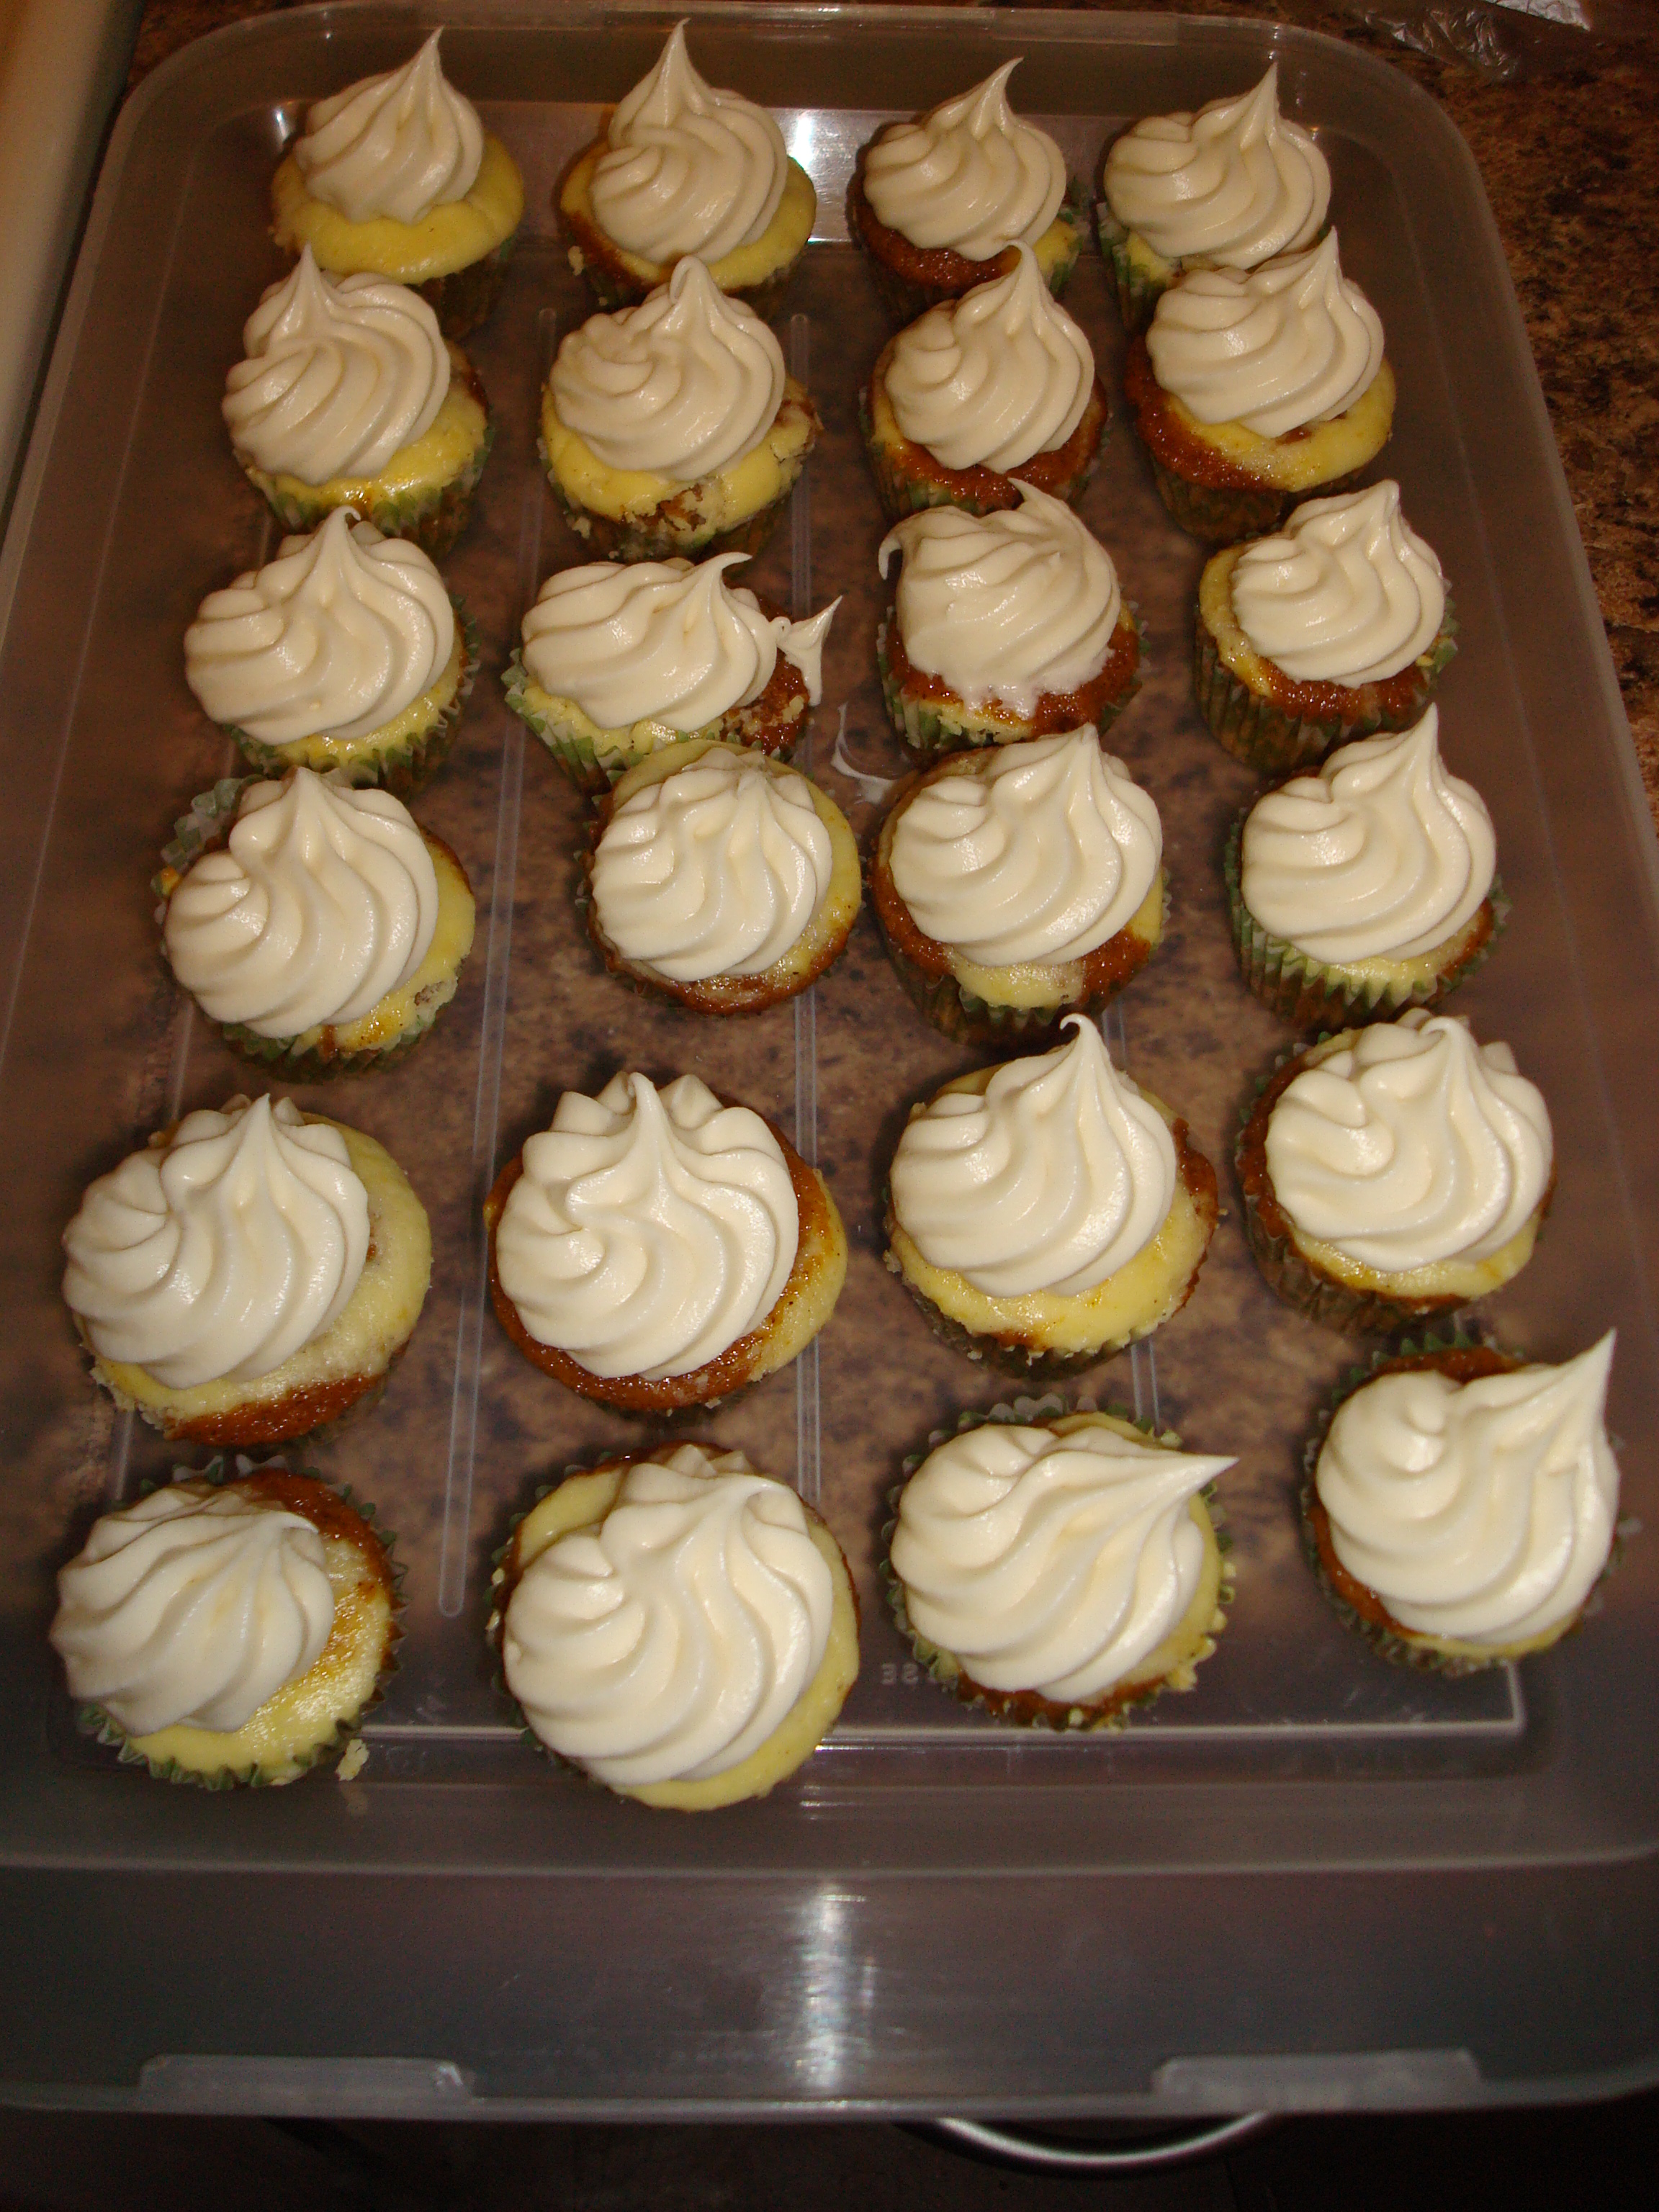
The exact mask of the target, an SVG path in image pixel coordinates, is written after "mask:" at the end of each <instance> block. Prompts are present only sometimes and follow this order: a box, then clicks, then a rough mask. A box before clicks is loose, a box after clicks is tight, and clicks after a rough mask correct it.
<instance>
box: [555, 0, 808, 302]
mask: <svg viewBox="0 0 1659 2212" xmlns="http://www.w3.org/2000/svg"><path fill="white" fill-rule="evenodd" d="M817 205H818V197H817V193H816V192H815V191H813V189H812V180H811V178H810V177H809V176H808V175H807V174H806V172H805V170H804V169H803V168H802V167H800V166H799V163H798V162H795V161H791V160H790V159H789V156H788V155H787V153H786V152H785V150H784V143H783V136H782V133H781V131H779V129H778V126H777V125H776V124H775V122H774V121H773V119H772V118H771V117H770V116H769V114H768V113H767V112H766V110H765V109H764V108H763V107H757V106H756V105H755V103H754V101H753V100H745V99H744V97H743V95H742V94H741V93H737V92H720V91H716V90H715V88H714V86H713V85H710V84H705V83H704V82H703V80H702V77H701V76H698V74H697V71H696V68H695V67H694V66H693V64H692V61H691V57H690V53H689V52H687V51H686V44H685V26H684V23H677V24H676V25H675V26H674V28H673V30H672V31H671V33H669V38H668V43H667V45H666V46H665V47H664V48H663V50H662V52H661V53H660V54H659V56H658V58H657V60H656V62H655V64H654V65H653V68H652V69H651V70H650V72H649V73H648V75H647V76H644V77H642V78H641V81H640V82H639V83H638V84H636V85H635V87H634V89H633V90H632V91H631V92H630V93H629V94H628V95H627V96H626V98H624V99H623V100H621V101H619V102H618V103H617V106H615V107H614V108H613V109H612V110H611V115H610V118H609V119H608V121H607V122H606V124H605V130H604V132H603V134H602V135H601V136H600V137H599V138H598V139H596V140H595V141H594V143H593V144H592V145H591V146H589V147H587V148H586V149H585V150H584V151H583V152H581V153H580V154H579V155H577V156H576V158H575V160H574V161H573V162H572V163H571V165H570V167H568V169H567V170H566V171H565V173H564V175H563V176H562V179H560V182H559V190H558V210H559V228H560V229H561V230H562V231H563V233H564V234H565V236H566V237H567V238H568V240H569V241H570V265H571V267H572V268H573V269H574V270H575V271H576V273H577V275H578V276H581V277H583V278H584V279H585V280H586V284H587V289H588V290H589V291H590V292H591V293H592V295H593V300H594V303H595V305H596V306H598V307H627V306H628V305H629V304H630V302H632V301H635V300H642V299H643V298H644V297H645V295H646V294H647V292H653V291H654V290H655V289H656V288H657V287H658V285H659V284H664V283H667V281H668V276H669V272H670V271H671V269H672V268H673V266H674V264H676V263H677V262H678V261H679V260H680V259H682V258H683V257H684V255H686V254H688V253H694V254H696V257H697V258H698V259H699V260H700V261H702V262H706V263H707V264H708V273H709V275H710V276H712V277H713V278H714V282H715V283H716V284H718V285H719V287H720V290H721V291H722V292H729V293H732V294H733V295H736V296H737V297H738V298H740V299H744V300H747V301H748V302H749V304H750V307H753V309H754V310H755V313H757V314H758V315H763V316H765V315H770V314H773V313H775V312H776V308H777V303H778V301H779V300H780V299H781V297H782V295H783V289H784V286H785V284H786V283H787V281H788V277H789V272H790V271H791V270H793V267H794V265H795V264H796V262H797V261H799V258H800V257H801V254H802V252H803V251H804V249H805V245H806V241H807V240H808V239H809V238H810V237H811V234H812V220H813V217H814V216H816V215H817Z"/></svg>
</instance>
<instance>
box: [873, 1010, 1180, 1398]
mask: <svg viewBox="0 0 1659 2212" xmlns="http://www.w3.org/2000/svg"><path fill="white" fill-rule="evenodd" d="M1065 1027H1066V1028H1067V1029H1068V1030H1071V1031H1072V1035H1071V1036H1070V1037H1068V1038H1067V1040H1066V1042H1065V1043H1064V1044H1062V1045H1061V1046H1060V1047H1059V1048H1058V1049H1057V1050H1055V1051H1054V1052H1049V1053H1044V1054H1041V1055H1039V1056H1037V1057H1034V1058H1030V1059H1026V1060H1006V1061H1005V1062H1004V1063H1003V1065H1002V1066H1000V1067H981V1068H978V1069H975V1071H974V1073H972V1074H969V1075H963V1076H958V1077H957V1079H956V1080H955V1081H954V1082H951V1083H947V1084H946V1085H945V1088H944V1089H943V1090H942V1091H939V1093H938V1094H937V1095H936V1096H935V1097H933V1098H930V1099H929V1100H928V1101H927V1103H926V1104H925V1105H922V1106H916V1107H913V1108H912V1109H911V1111H910V1118H909V1121H908V1123H907V1125H906V1127H905V1130H904V1133H903V1135H902V1137H901V1138H900V1139H899V1143H898V1150H897V1152H896V1153H895V1154H894V1157H893V1165H892V1170H891V1174H890V1179H889V1180H890V1193H891V1195H890V1200H889V1204H888V1209H887V1235H888V1243H889V1249H888V1254H887V1264H888V1266H889V1267H890V1269H891V1270H892V1271H893V1273H895V1274H896V1275H898V1276H899V1277H900V1279H902V1282H903V1283H904V1285H905V1287H906V1289H907V1290H908V1291H910V1293H911V1295H912V1296H913V1297H915V1299H916V1301H917V1303H918V1304H920V1305H921V1309H922V1310H923V1312H924V1313H926V1314H927V1316H928V1318H929V1319H930V1321H931V1322H933V1326H934V1328H935V1330H936V1332H937V1333H938V1334H939V1335H941V1336H942V1337H943V1338H944V1339H945V1341H946V1342H947V1343H950V1344H954V1345H955V1346H957V1348H958V1349H959V1350H961V1351H963V1352H966V1353H967V1354H968V1356H969V1358H970V1359H980V1360H989V1361H991V1362H993V1363H994V1364H996V1365H998V1366H1004V1367H1008V1368H1010V1369H1012V1370H1013V1372H1015V1373H1016V1374H1019V1375H1031V1374H1045V1375H1063V1374H1069V1373H1072V1372H1073V1371H1074V1370H1078V1369H1079V1368H1084V1367H1090V1366H1092V1365H1093V1364H1095V1363H1096V1362H1097V1360H1101V1359H1104V1358H1109V1356H1110V1355H1111V1354H1112V1353H1113V1352H1121V1350H1122V1349H1123V1347H1124V1346H1126V1345H1127V1344H1130V1343H1132V1342H1133V1341H1134V1340H1135V1339H1136V1338H1137V1337H1142V1336H1148V1335H1150V1334H1152V1330H1153V1329H1155V1328H1158V1326H1159V1325H1160V1323H1162V1322H1166V1321H1167V1320H1169V1318H1170V1316H1171V1315H1172V1314H1175V1313H1178V1312H1179V1311H1180V1310H1181V1308H1182V1306H1183V1305H1185V1304H1186V1303H1187V1300H1188V1298H1189V1297H1191V1296H1192V1293H1193V1287H1194V1284H1195V1283H1196V1282H1197V1280H1198V1271H1199V1269H1200V1267H1202V1266H1203V1264H1204V1255H1205V1254H1206V1252H1207V1251H1208V1249H1209V1245H1210V1238H1211V1237H1212V1234H1213V1233H1214V1230H1215V1224H1216V1210H1217V1209H1216V1182H1215V1170H1214V1169H1213V1168H1212V1166H1211V1165H1210V1164H1209V1162H1208V1161H1207V1160H1206V1158H1204V1156H1203V1154H1202V1153H1201V1152H1196V1151H1194V1148H1193V1146H1191V1145H1190V1144H1189V1143H1188V1139H1187V1125H1186V1123H1185V1122H1184V1121H1182V1120H1181V1119H1180V1117H1179V1116H1178V1115H1176V1114H1174V1113H1172V1112H1171V1111H1170V1109H1169V1108H1168V1107H1167V1106H1165V1105H1164V1103H1162V1101H1161V1100H1159V1099H1157V1098H1154V1097H1152V1096H1151V1095H1150V1093H1144V1092H1142V1091H1140V1090H1139V1088H1138V1087H1137V1086H1136V1085H1134V1084H1133V1083H1132V1082H1131V1081H1130V1080H1129V1079H1128V1077H1127V1075H1120V1074H1119V1073H1118V1072H1117V1070H1116V1069H1115V1067H1114V1066H1112V1063H1111V1061H1110V1060H1109V1059H1108V1057H1107V1054H1106V1047H1105V1045H1104V1043H1103V1041H1102V1038H1101V1035H1100V1031H1099V1030H1097V1028H1096V1027H1095V1025H1094V1024H1093V1023H1092V1022H1090V1021H1086V1020H1085V1019H1084V1018H1083V1017H1082V1016H1081V1015H1079V1014H1068V1015H1067V1016H1066V1020H1065Z"/></svg>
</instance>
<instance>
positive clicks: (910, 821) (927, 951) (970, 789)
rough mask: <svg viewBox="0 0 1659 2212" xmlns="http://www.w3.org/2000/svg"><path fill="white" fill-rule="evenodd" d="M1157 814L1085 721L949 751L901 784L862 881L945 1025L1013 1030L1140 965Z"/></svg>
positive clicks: (1008, 1033) (1099, 996) (1029, 1028)
mask: <svg viewBox="0 0 1659 2212" xmlns="http://www.w3.org/2000/svg"><path fill="white" fill-rule="evenodd" d="M1163 851H1164V831H1163V826H1162V824H1161V823H1160V822H1159V820H1158V808H1157V806H1156V805H1154V804H1153V802H1152V798H1151V797H1150V795H1149V794H1148V793H1146V792H1144V791H1143V790H1142V789H1141V788H1140V787H1139V784H1137V783H1135V782H1134V781H1133V780H1132V778H1131V777H1130V775H1129V773H1128V771H1127V769H1126V768H1125V767H1124V765H1123V763H1122V762H1121V760H1118V759H1115V757H1113V755H1111V754H1110V753H1107V752H1103V751H1102V750H1101V747H1100V740H1099V738H1098V737H1097V735H1096V733H1095V732H1094V731H1093V730H1092V729H1090V728H1087V727H1085V728H1083V729H1081V730H1073V731H1072V732H1069V734H1067V735H1066V736H1064V737H1055V738H1031V739H1030V740H1029V741H1028V742H1027V743H1025V744H1015V745H998V746H993V747H992V748H990V749H989V750H985V751H980V752H969V753H954V754H951V755H950V756H948V757H946V758H945V759H944V760H942V761H939V763H936V765H935V766H933V768H931V769H928V770H927V774H926V775H921V776H919V777H917V778H915V780H914V781H912V782H911V783H910V784H909V785H908V786H907V787H906V788H905V789H904V790H903V791H902V792H901V793H900V795H899V797H898V799H897V800H896V803H895V805H893V807H892V809H891V811H890V813H889V814H888V817H887V818H886V820H885V821H884V823H883V824H882V827H881V835H880V838H879V840H878V843H877V846H876V851H875V854H874V857H873V859H872V862H871V868H870V895H871V899H872V903H873V905H874V907H875V909H876V918H877V920H878V921H879V922H880V924H881V928H882V934H883V936H884V938H885V939H886V940H887V950H888V952H889V954H890V956H891V958H892V962H893V965H894V967H895V968H896V969H897V970H898V974H899V980H900V981H902V983H903V985H904V987H905V988H906V990H907V991H908V993H909V994H910V996H911V998H912V999H913V1000H915V1003H916V1005H917V1006H918V1007H919V1008H920V1009H921V1012H923V1013H924V1014H925V1015H926V1016H927V1019H928V1020H929V1021H930V1022H932V1023H933V1025H934V1027H935V1028H936V1029H940V1030H944V1032H945V1035H946V1036H960V1037H972V1038H975V1039H978V1040H982V1041H985V1042H993V1043H994V1042H1000V1041H1001V1042H1013V1041H1014V1040H1016V1039H1018V1040H1019V1041H1021V1042H1024V1041H1026V1040H1027V1039H1028V1038H1030V1037H1033V1036H1041V1035H1042V1032H1043V1031H1045V1030H1051V1029H1052V1028H1053V1027H1054V1024H1056V1023H1057V1022H1058V1021H1059V1019H1060V1016H1061V1015H1062V1014H1064V1013H1068V1012H1079V1013H1080V1012H1089V1011H1091V1010H1093V1009H1095V1008H1097V1007H1100V1006H1104V1005H1105V1004H1106V1003H1107V1001H1108V1000H1110V999H1114V998H1115V997H1116V996H1117V994H1118V993H1119V992H1120V991H1121V989H1122V988H1123V987H1124V985H1125V984H1126V983H1127V982H1128V981H1130V979H1131V978H1132V977H1133V976H1134V975H1139V972H1140V970H1141V969H1142V968H1143V967H1144V966H1145V965H1146V962H1147V961H1148V960H1149V959H1150V958H1151V957H1152V954H1153V952H1154V951H1156V950H1157V949H1158V944H1159V942H1160V940H1161V939H1162V938H1163V935H1164V904H1165V899H1166V891H1165V884H1164V870H1163V866H1162V865H1161V861H1162V855H1163Z"/></svg>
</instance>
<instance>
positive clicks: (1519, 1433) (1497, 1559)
mask: <svg viewBox="0 0 1659 2212" xmlns="http://www.w3.org/2000/svg"><path fill="white" fill-rule="evenodd" d="M1612 1367H1613V1331H1612V1330H1611V1329H1609V1330H1608V1332H1607V1334H1606V1335H1605V1336H1604V1337H1603V1338H1602V1339H1601V1341H1600V1343H1599V1344H1594V1345H1592V1346H1590V1348H1589V1351H1588V1352H1580V1353H1579V1355H1578V1357H1577V1358H1576V1359H1569V1360H1568V1361H1567V1362H1566V1363H1565V1365H1563V1366H1560V1367H1545V1366H1534V1367H1519V1368H1515V1369H1513V1370H1510V1371H1508V1372H1506V1373H1504V1374H1501V1375H1484V1376H1480V1378H1479V1379H1478V1380H1477V1381H1475V1382H1473V1383H1454V1382H1453V1381H1452V1380H1451V1379H1450V1377H1449V1376H1446V1375H1443V1374H1441V1373H1440V1372H1439V1371H1438V1370H1436V1369H1434V1368H1411V1369H1406V1370H1399V1371H1396V1372H1395V1373H1394V1374H1390V1375H1380V1376H1377V1377H1376V1380H1375V1381H1374V1382H1371V1383H1366V1384H1365V1385H1364V1388H1363V1389H1358V1390H1356V1391H1355V1392H1354V1394H1353V1395H1352V1397H1351V1398H1348V1399H1346V1400H1345V1401H1343V1403H1342V1404H1341V1405H1340V1406H1339V1407H1338V1408H1337V1410H1336V1413H1335V1415H1334V1418H1333V1419H1332V1422H1331V1426H1330V1433H1329V1435H1328V1437H1326V1439H1325V1443H1324V1445H1323V1447H1322V1449H1321V1451H1320V1455H1319V1462H1318V1465H1317V1467H1316V1470H1315V1475H1314V1482H1315V1487H1316V1490H1317V1491H1318V1493H1319V1499H1320V1503H1321V1504H1322V1505H1323V1506H1324V1508H1325V1510H1326V1511H1327V1512H1328V1514H1329V1516H1330V1522H1331V1543H1332V1546H1333V1547H1334V1550H1335V1553H1336V1556H1337V1558H1338V1559H1339V1560H1340V1562H1341V1564H1342V1565H1343V1566H1344V1567H1346V1570H1347V1571H1348V1572H1349V1573H1350V1574H1351V1575H1352V1577H1354V1579H1355V1581H1356V1582H1358V1583H1364V1585H1365V1587H1366V1588H1367V1589H1372V1590H1375V1591H1376V1595H1378V1596H1379V1597H1380V1598H1381V1599H1382V1600H1383V1603H1384V1605H1385V1606H1386V1607H1388V1609H1389V1613H1391V1614H1392V1615H1393V1616H1394V1618H1395V1620H1397V1621H1398V1622H1399V1623H1400V1624H1401V1626H1402V1627H1404V1628H1409V1629H1414V1630H1415V1631H1416V1632H1418V1633H1419V1635H1424V1636H1436V1637H1441V1638H1451V1639H1453V1640H1455V1641H1456V1642H1458V1643H1460V1644H1489V1645H1492V1646H1493V1647H1495V1648H1497V1649H1499V1650H1502V1649H1504V1648H1505V1647H1507V1646H1510V1645H1512V1644H1526V1643H1529V1642H1530V1641H1531V1640H1532V1639H1533V1638H1534V1637H1540V1636H1544V1635H1547V1634H1548V1632H1550V1631H1551V1630H1552V1629H1554V1628H1559V1626H1561V1625H1562V1624H1563V1623H1564V1622H1565V1621H1568V1620H1571V1618H1572V1617H1573V1615H1574V1614H1575V1613H1577V1611H1578V1609H1579V1607H1581V1606H1582V1605H1583V1602H1584V1600H1585V1598H1586V1597H1587V1596H1588V1595H1589V1592H1590V1589H1592V1587H1593V1586H1594V1584H1595V1581H1596V1579H1597V1577H1599V1576H1600V1574H1601V1570H1602V1568H1603V1567H1604V1566H1605V1565H1607V1553H1608V1552H1609V1551H1610V1550H1611V1548H1612V1546H1613V1528H1614V1523H1615V1520H1616V1517H1617V1515H1618V1511H1619V1468H1618V1463H1617V1462H1616V1461H1615V1460H1614V1458H1613V1450H1612V1447H1611V1446H1610V1445H1609V1443H1608V1442H1607V1429H1606V1426H1605V1409H1606V1406H1607V1378H1608V1376H1609V1374H1610V1372H1611V1371H1612Z"/></svg>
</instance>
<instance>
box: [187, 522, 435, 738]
mask: <svg viewBox="0 0 1659 2212" xmlns="http://www.w3.org/2000/svg"><path fill="white" fill-rule="evenodd" d="M454 649H455V609H454V605H453V602H452V601H451V599H450V596H449V593H448V592H447V590H446V589H445V587H444V580H443V578H442V577H441V575H440V574H438V572H437V570H436V569H435V568H434V567H433V565H432V562H431V561H430V560H429V559H428V556H426V555H425V554H424V553H423V552H422V550H421V549H420V547H419V546H418V545H414V544H410V542H409V541H408V539H406V538H382V537H381V535H380V532H379V531H378V530H377V529H376V528H375V527H374V524H373V523H372V522H360V521H359V520H357V519H356V516H354V515H353V513H351V510H350V509H349V507H336V508H335V509H334V511H333V513H331V515H330V516H329V517H328V520H326V521H325V522H324V523H323V524H321V525H320V526H319V528H317V529H316V530H314V531H313V532H311V534H310V535H309V537H301V538H283V542H282V544H280V545H279V546H278V548H277V549H276V559H275V560H274V561H268V562H266V563H265V566H264V568H258V569H250V570H249V571H248V573H247V574H246V575H241V576H238V578H237V579H236V580H235V582H234V584H232V585H230V586H228V588H227V589H225V590H224V591H222V592H209V594H208V596H207V598H206V599H204V600H203V602H202V604H201V606H200V608H199V609H198V610H197V616H196V619H195V621H194V622H193V623H191V626H190V628H189V629H187V630H186V631H185V682H186V683H187V684H189V686H190V688H191V690H192V691H193V692H194V693H195V694H196V696H197V699H198V700H199V701H200V702H201V703H202V706H203V708H204V710H205V712H206V713H207V714H209V715H210V717H211V718H212V720H214V721H216V722H220V723H223V724H226V725H228V726H232V727H234V728H236V729H239V730H244V731H246V732H247V734H248V736H249V737H251V738H258V740H259V741H260V743H261V744H267V745H283V744H293V743H294V742H295V741H296V740H297V739H299V738H309V737H317V736H327V737H331V738H340V739H342V740H349V739H351V738H362V737H367V736H368V733H369V732H370V731H371V730H378V729H380V728H382V727H383V726H385V725H386V723H387V722H391V721H393V720H396V719H397V717H398V715H399V714H402V713H403V711H404V708H405V707H410V706H412V705H413V704H414V702H416V700H417V699H419V698H421V697H422V696H424V695H425V694H426V693H427V692H428V691H429V690H432V688H433V686H434V685H435V684H436V683H437V682H438V679H439V678H440V677H441V675H442V674H443V672H444V671H445V669H446V668H447V666H448V665H449V659H450V656H451V654H452V653H453V651H454Z"/></svg>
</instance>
